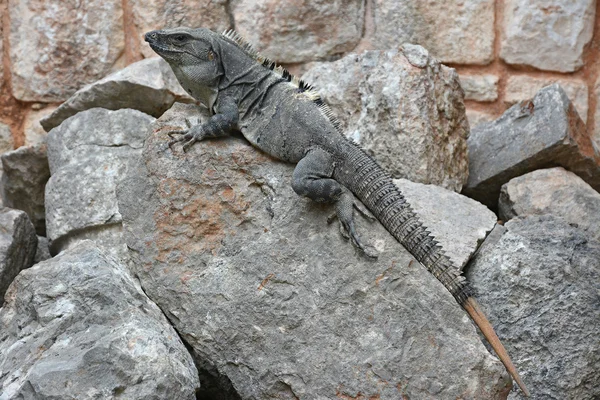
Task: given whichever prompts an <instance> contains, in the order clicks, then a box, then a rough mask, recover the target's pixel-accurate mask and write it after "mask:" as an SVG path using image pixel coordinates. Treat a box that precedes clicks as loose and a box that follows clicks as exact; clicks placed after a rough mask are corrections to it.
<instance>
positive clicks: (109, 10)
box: [6, 0, 125, 102]
mask: <svg viewBox="0 0 600 400" xmlns="http://www.w3.org/2000/svg"><path fill="white" fill-rule="evenodd" d="M122 3H123V2H122V0H109V1H104V0H90V1H86V2H83V3H81V2H78V1H74V0H67V1H62V2H56V3H49V2H47V1H44V0H30V1H11V2H10V3H9V4H8V12H9V15H10V28H9V29H7V30H6V35H8V40H9V41H10V49H9V55H10V70H11V78H12V92H13V96H14V97H16V98H17V99H18V100H21V101H39V102H60V101H63V100H66V99H67V98H68V97H69V96H70V95H71V94H72V93H74V92H75V91H76V90H77V89H79V88H80V87H82V86H84V85H86V84H88V83H90V82H94V81H96V80H98V79H100V78H102V77H104V76H106V75H107V74H108V73H110V72H111V70H112V69H113V68H115V66H117V68H118V64H117V61H118V59H119V57H120V56H121V55H122V54H123V52H124V50H125V43H124V32H123V10H122V7H121V6H122ZM25 38H27V39H26V40H25Z"/></svg>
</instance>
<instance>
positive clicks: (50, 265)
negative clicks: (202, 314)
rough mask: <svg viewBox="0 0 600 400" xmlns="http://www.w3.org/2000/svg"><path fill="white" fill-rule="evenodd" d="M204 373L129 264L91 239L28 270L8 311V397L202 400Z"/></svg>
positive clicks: (0, 373) (1, 383)
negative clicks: (197, 391)
mask: <svg viewBox="0 0 600 400" xmlns="http://www.w3.org/2000/svg"><path fill="white" fill-rule="evenodd" d="M198 386H199V383H198V372H197V370H196V367H195V366H194V363H193V361H192V357H191V356H190V354H189V353H188V352H187V350H186V348H185V347H184V345H183V343H181V340H180V339H179V336H178V335H177V333H176V332H175V330H174V329H173V328H172V327H171V326H170V325H169V323H168V322H167V320H166V318H165V317H164V315H163V314H162V312H161V311H160V309H159V308H158V307H157V306H156V305H155V304H154V303H152V302H151V301H150V300H149V299H148V298H147V297H146V295H145V294H144V293H143V292H142V290H141V289H140V288H139V285H138V284H137V283H136V282H135V281H134V280H133V279H132V278H131V277H130V276H129V274H128V272H127V270H126V268H125V266H123V265H121V264H119V263H117V262H116V261H115V260H114V259H112V258H111V257H108V256H106V255H105V254H103V253H102V252H101V251H100V250H99V249H98V248H97V247H95V245H94V244H93V243H92V242H89V241H88V242H83V243H81V244H80V245H79V246H77V247H76V248H73V249H70V250H68V251H66V252H64V253H61V254H59V255H58V256H57V257H55V258H53V259H50V260H47V261H43V262H41V263H39V264H37V265H35V266H33V267H31V268H30V269H27V270H25V271H23V272H21V274H19V276H18V277H17V278H16V279H15V281H14V282H13V283H12V285H11V286H10V288H9V289H8V291H7V294H6V303H5V305H4V307H3V308H2V309H0V393H1V394H0V397H1V398H2V399H3V400H4V399H6V400H13V399H15V400H16V399H82V400H92V399H116V398H123V399H132V400H142V399H143V400H161V399H176V400H184V399H185V400H192V399H195V398H196V396H195V393H194V391H195V389H196V388H197V387H198Z"/></svg>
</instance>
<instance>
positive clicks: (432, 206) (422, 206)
mask: <svg viewBox="0 0 600 400" xmlns="http://www.w3.org/2000/svg"><path fill="white" fill-rule="evenodd" d="M394 183H395V184H396V185H397V186H398V187H399V188H400V190H401V191H402V193H403V194H404V196H405V197H406V200H408V202H409V203H410V204H411V205H412V206H413V209H414V210H415V213H416V214H417V215H418V216H419V219H420V220H421V222H423V225H425V226H426V227H427V228H429V230H430V231H431V233H432V234H433V236H434V237H435V238H436V240H437V241H438V242H439V243H440V245H442V247H443V248H444V251H445V252H446V255H447V256H448V257H449V258H450V260H452V262H453V263H454V264H455V265H457V266H459V267H460V268H461V269H462V268H463V267H464V266H465V265H466V264H467V261H469V259H470V258H471V256H472V255H473V253H475V251H476V250H477V248H478V247H479V245H480V244H481V243H482V242H483V240H484V239H485V238H486V236H487V234H488V233H489V232H490V231H491V230H492V229H493V228H494V226H495V225H496V220H497V218H496V214H494V213H493V212H491V211H490V210H489V209H488V208H487V207H486V206H484V205H483V204H481V203H478V202H476V201H475V200H473V199H470V198H468V197H466V196H463V195H461V194H458V193H455V192H453V191H451V190H447V189H444V188H441V187H439V186H435V185H423V184H420V183H414V182H411V181H409V180H406V179H396V180H394Z"/></svg>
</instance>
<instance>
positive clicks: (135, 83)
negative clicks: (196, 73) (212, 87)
mask: <svg viewBox="0 0 600 400" xmlns="http://www.w3.org/2000/svg"><path fill="white" fill-rule="evenodd" d="M175 101H186V102H194V100H193V99H192V98H191V97H189V96H188V95H187V94H186V93H185V91H184V90H183V88H182V87H181V85H179V83H178V82H177V78H175V74H173V71H172V70H171V67H169V64H167V62H166V61H164V60H163V59H162V58H158V57H154V58H150V59H147V60H142V61H138V62H136V63H134V64H131V65H129V66H128V67H126V68H124V69H122V70H120V71H118V72H115V73H114V74H112V75H109V76H107V77H106V78H104V79H101V80H99V81H98V82H95V83H92V84H90V85H87V86H86V87H84V88H82V89H80V90H78V91H77V93H75V94H74V95H73V96H71V97H70V98H69V100H67V101H66V102H64V103H63V104H61V105H60V107H58V108H57V109H56V111H54V112H53V113H52V114H51V115H50V116H48V117H46V118H43V119H42V120H41V121H40V122H41V124H42V126H43V127H44V129H45V130H46V131H48V132H49V131H50V129H52V128H55V127H57V126H58V125H60V124H61V123H62V122H63V121H64V120H65V119H67V118H69V117H71V116H73V115H75V114H77V113H78V112H80V111H84V110H89V109H90V108H95V107H102V108H106V109H109V110H119V109H122V108H132V109H135V110H140V111H142V112H144V113H146V114H150V115H152V116H154V117H159V116H161V115H162V113H164V112H165V111H166V110H168V109H169V107H171V106H172V105H173V103H174V102H175Z"/></svg>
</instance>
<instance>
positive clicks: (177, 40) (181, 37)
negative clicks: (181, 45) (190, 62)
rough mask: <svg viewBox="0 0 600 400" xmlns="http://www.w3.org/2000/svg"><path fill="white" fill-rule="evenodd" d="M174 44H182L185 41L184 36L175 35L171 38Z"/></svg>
mask: <svg viewBox="0 0 600 400" xmlns="http://www.w3.org/2000/svg"><path fill="white" fill-rule="evenodd" d="M173 39H175V41H176V42H183V41H184V40H185V35H175V36H173Z"/></svg>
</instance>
